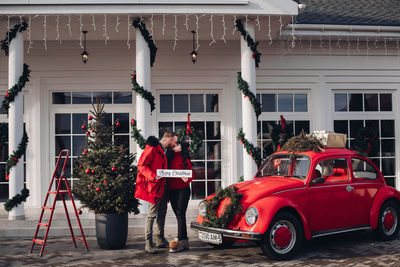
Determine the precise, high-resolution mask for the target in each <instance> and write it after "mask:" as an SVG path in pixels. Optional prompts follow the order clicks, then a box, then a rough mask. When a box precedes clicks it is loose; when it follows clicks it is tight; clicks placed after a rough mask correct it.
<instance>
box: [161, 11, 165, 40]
mask: <svg viewBox="0 0 400 267" xmlns="http://www.w3.org/2000/svg"><path fill="white" fill-rule="evenodd" d="M162 35H165V14H163V15H162Z"/></svg>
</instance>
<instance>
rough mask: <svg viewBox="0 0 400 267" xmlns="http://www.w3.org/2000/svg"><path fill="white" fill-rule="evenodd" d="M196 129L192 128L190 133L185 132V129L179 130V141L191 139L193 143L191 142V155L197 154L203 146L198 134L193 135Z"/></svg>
mask: <svg viewBox="0 0 400 267" xmlns="http://www.w3.org/2000/svg"><path fill="white" fill-rule="evenodd" d="M193 131H194V128H193V127H190V130H189V131H185V130H184V129H179V130H178V141H179V142H183V141H185V139H186V138H188V137H190V139H191V140H192V142H190V145H189V153H190V154H195V153H196V152H197V151H199V149H200V148H201V146H202V145H203V140H202V139H201V137H200V136H199V135H198V134H197V133H193Z"/></svg>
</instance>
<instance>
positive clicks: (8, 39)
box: [7, 16, 10, 43]
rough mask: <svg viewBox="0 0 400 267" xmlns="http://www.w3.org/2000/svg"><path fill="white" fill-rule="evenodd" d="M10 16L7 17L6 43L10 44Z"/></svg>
mask: <svg viewBox="0 0 400 267" xmlns="http://www.w3.org/2000/svg"><path fill="white" fill-rule="evenodd" d="M9 31H10V16H7V43H10V32H9Z"/></svg>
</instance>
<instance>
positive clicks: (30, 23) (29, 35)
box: [28, 15, 33, 54]
mask: <svg viewBox="0 0 400 267" xmlns="http://www.w3.org/2000/svg"><path fill="white" fill-rule="evenodd" d="M31 29H32V17H31V15H29V27H28V40H29V46H28V54H29V52H30V50H31V48H32V47H33V42H32V39H31Z"/></svg>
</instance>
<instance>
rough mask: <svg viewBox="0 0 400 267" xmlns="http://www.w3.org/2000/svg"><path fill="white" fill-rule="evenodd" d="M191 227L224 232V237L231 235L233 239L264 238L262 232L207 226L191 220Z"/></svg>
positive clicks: (217, 232)
mask: <svg viewBox="0 0 400 267" xmlns="http://www.w3.org/2000/svg"><path fill="white" fill-rule="evenodd" d="M190 228H191V229H193V230H196V231H204V232H209V233H215V234H222V236H223V237H229V238H233V239H241V240H251V241H260V240H261V239H262V234H261V233H255V232H246V231H238V230H231V229H221V228H213V227H207V226H204V225H202V224H200V223H197V222H191V223H190Z"/></svg>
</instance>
